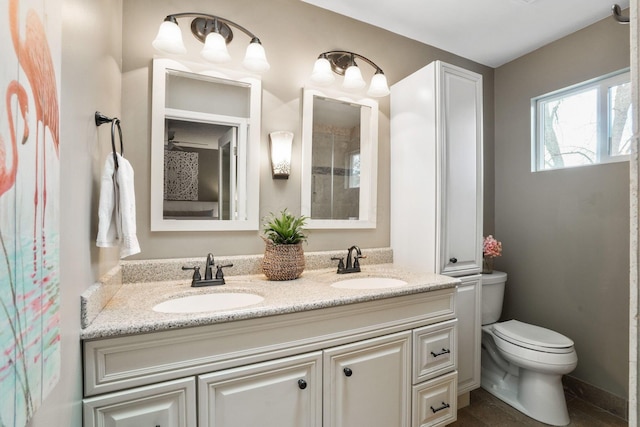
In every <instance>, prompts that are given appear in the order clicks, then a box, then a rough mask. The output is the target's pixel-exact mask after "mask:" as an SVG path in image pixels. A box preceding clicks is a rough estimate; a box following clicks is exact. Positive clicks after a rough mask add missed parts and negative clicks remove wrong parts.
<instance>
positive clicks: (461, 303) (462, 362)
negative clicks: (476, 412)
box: [456, 274, 482, 394]
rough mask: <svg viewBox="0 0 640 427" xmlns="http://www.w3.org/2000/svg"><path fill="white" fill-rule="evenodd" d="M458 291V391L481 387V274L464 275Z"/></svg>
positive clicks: (459, 392) (463, 391)
mask: <svg viewBox="0 0 640 427" xmlns="http://www.w3.org/2000/svg"><path fill="white" fill-rule="evenodd" d="M460 280H461V281H462V283H461V284H459V285H458V289H457V292H456V317H457V318H458V394H461V393H466V392H468V391H471V390H474V389H476V388H478V387H480V340H481V330H480V327H481V322H482V318H481V317H482V312H481V308H482V306H481V302H482V299H481V295H482V294H481V293H482V286H481V285H480V275H479V274H476V275H474V276H467V277H461V278H460Z"/></svg>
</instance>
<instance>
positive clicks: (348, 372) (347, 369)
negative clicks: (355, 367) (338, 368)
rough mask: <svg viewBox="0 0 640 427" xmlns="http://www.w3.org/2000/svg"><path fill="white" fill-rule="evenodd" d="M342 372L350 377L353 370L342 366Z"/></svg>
mask: <svg viewBox="0 0 640 427" xmlns="http://www.w3.org/2000/svg"><path fill="white" fill-rule="evenodd" d="M343 372H344V374H345V375H346V376H348V377H350V376H351V375H353V371H352V370H351V368H344V369H343Z"/></svg>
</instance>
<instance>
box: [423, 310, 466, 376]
mask: <svg viewBox="0 0 640 427" xmlns="http://www.w3.org/2000/svg"><path fill="white" fill-rule="evenodd" d="M456 333H457V320H456V319H453V320H448V321H446V322H441V323H437V324H435V325H429V326H425V327H422V328H418V329H415V330H414V331H413V383H414V384H417V383H420V382H423V381H426V380H430V379H431V378H435V377H437V376H439V375H442V374H445V373H447V372H450V371H453V370H455V369H456V366H457V342H458V341H457V338H456Z"/></svg>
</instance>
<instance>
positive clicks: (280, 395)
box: [198, 352, 322, 427]
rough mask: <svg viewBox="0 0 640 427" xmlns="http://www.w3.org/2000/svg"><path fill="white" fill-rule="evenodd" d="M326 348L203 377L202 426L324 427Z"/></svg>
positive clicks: (200, 398) (200, 386)
mask: <svg viewBox="0 0 640 427" xmlns="http://www.w3.org/2000/svg"><path fill="white" fill-rule="evenodd" d="M321 381H322V352H314V353H309V354H305V355H300V356H294V357H288V358H284V359H278V360H274V361H270V362H264V363H257V364H254V365H248V366H243V367H240V368H234V369H228V370H224V371H220V372H215V373H212V374H207V375H200V376H199V377H198V420H199V422H198V425H199V426H200V427H204V426H211V427H248V426H261V427H316V426H317V427H319V426H320V425H321V423H322V412H321V408H322V401H321V399H322V383H321Z"/></svg>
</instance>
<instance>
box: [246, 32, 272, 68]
mask: <svg viewBox="0 0 640 427" xmlns="http://www.w3.org/2000/svg"><path fill="white" fill-rule="evenodd" d="M242 65H244V67H245V68H246V69H247V70H250V71H255V72H258V73H262V72H265V71H267V70H269V68H271V66H270V65H269V62H267V55H266V54H265V51H264V47H262V44H260V40H258V39H257V38H254V39H253V40H251V43H249V46H247V52H246V54H245V56H244V61H242Z"/></svg>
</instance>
